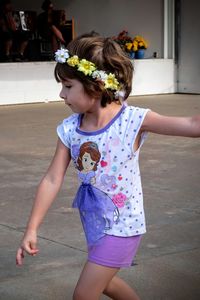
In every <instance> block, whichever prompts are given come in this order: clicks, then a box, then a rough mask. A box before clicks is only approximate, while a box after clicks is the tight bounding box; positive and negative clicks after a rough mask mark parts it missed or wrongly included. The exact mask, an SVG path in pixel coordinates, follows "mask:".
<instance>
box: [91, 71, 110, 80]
mask: <svg viewBox="0 0 200 300" xmlns="http://www.w3.org/2000/svg"><path fill="white" fill-rule="evenodd" d="M92 77H93V78H94V79H100V80H101V81H103V82H104V81H105V80H106V79H107V77H108V75H107V74H106V72H105V71H102V70H100V71H98V70H97V71H94V72H93V73H92Z"/></svg>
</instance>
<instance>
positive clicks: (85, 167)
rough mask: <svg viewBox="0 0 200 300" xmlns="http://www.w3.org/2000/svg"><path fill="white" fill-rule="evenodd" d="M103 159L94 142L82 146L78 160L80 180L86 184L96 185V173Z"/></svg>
mask: <svg viewBox="0 0 200 300" xmlns="http://www.w3.org/2000/svg"><path fill="white" fill-rule="evenodd" d="M100 158H101V153H100V152H99V149H98V146H97V144H96V143H94V142H86V143H84V144H82V145H81V147H80V150H79V156H78V160H77V167H78V170H79V178H80V180H81V181H82V182H84V183H91V184H94V183H95V182H96V180H95V171H96V170H97V165H98V162H99V160H100Z"/></svg>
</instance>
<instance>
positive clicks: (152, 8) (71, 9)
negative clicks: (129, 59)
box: [12, 0, 163, 57]
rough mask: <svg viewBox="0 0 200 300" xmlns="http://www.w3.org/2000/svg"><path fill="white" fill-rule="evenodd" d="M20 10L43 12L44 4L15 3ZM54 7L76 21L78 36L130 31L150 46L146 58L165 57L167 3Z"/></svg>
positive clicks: (65, 2) (133, 0) (58, 0)
mask: <svg viewBox="0 0 200 300" xmlns="http://www.w3.org/2000/svg"><path fill="white" fill-rule="evenodd" d="M12 2H13V4H14V6H15V8H16V9H22V10H23V9H32V10H36V11H37V12H38V13H39V12H41V3H42V1H39V0H35V1H30V2H29V1H26V0H13V1H12ZM52 2H53V3H54V7H55V8H57V9H60V8H63V9H65V10H66V13H67V18H68V19H70V18H71V17H72V16H73V17H74V18H75V30H76V33H77V34H78V35H79V34H82V33H85V32H88V31H91V30H95V31H97V32H99V33H100V34H102V35H105V36H115V35H117V34H118V33H119V32H120V31H121V30H123V29H127V30H128V31H129V33H130V35H132V36H135V35H136V34H140V35H143V36H144V37H145V38H146V39H147V40H148V42H149V48H148V49H147V51H146V57H151V56H152V55H153V52H157V53H158V57H163V0H151V1H149V0H123V1H122V0H84V1H83V0H55V1H53V0H52Z"/></svg>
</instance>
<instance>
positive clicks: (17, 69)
mask: <svg viewBox="0 0 200 300" xmlns="http://www.w3.org/2000/svg"><path fill="white" fill-rule="evenodd" d="M54 67H55V63H54V62H31V63H2V64H1V72H0V91H1V93H0V105H2V104H17V103H33V102H48V101H56V100H59V92H60V88H61V85H60V84H58V83H57V82H56V81H55V79H54V75H53V73H54ZM134 68H135V71H134V76H133V90H132V93H131V95H132V96H133V95H150V94H163V93H173V92H174V91H175V88H174V61H173V60H172V59H169V60H164V59H144V60H135V62H134Z"/></svg>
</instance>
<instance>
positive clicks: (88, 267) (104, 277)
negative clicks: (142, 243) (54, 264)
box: [73, 262, 139, 300]
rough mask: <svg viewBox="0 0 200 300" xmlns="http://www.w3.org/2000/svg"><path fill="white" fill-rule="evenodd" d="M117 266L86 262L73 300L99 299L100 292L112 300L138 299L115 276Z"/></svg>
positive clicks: (129, 288) (132, 291)
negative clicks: (111, 266)
mask: <svg viewBox="0 0 200 300" xmlns="http://www.w3.org/2000/svg"><path fill="white" fill-rule="evenodd" d="M118 271H119V269H118V268H110V267H104V266H100V265H97V264H94V263H91V262H87V263H86V264H85V267H84V269H83V271H82V273H81V275H80V278H79V281H78V283H77V286H76V288H75V291H74V295H73V300H99V299H100V296H101V295H102V294H105V295H107V296H109V297H111V298H112V299H113V300H139V298H138V296H137V295H136V293H135V292H134V290H132V289H131V287H129V286H128V285H127V284H126V283H125V282H124V281H123V280H122V279H120V278H118V277H117V276H115V274H116V273H117V272H118Z"/></svg>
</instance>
